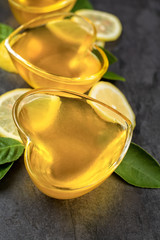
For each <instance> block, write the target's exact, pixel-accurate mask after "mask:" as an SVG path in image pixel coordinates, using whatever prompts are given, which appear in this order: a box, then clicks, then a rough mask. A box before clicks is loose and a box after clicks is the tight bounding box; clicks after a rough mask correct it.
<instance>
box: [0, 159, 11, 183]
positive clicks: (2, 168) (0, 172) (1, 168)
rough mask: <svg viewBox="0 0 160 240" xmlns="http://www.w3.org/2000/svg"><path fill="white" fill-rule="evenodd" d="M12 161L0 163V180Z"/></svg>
mask: <svg viewBox="0 0 160 240" xmlns="http://www.w3.org/2000/svg"><path fill="white" fill-rule="evenodd" d="M13 163H14V162H11V163H6V164H3V165H0V180H1V179H2V178H3V177H4V176H5V175H6V173H7V172H8V171H9V169H10V168H11V167H12V165H13Z"/></svg>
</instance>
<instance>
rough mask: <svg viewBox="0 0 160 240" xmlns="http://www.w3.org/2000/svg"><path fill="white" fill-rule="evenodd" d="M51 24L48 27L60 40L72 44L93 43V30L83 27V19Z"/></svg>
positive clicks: (64, 20)
mask: <svg viewBox="0 0 160 240" xmlns="http://www.w3.org/2000/svg"><path fill="white" fill-rule="evenodd" d="M73 20H74V21H71V20H69V19H63V20H57V21H53V22H49V23H48V24H47V25H46V26H47V28H48V29H49V30H50V31H51V32H53V34H54V35H56V36H57V37H58V38H59V39H62V40H63V41H64V40H65V41H66V42H68V43H70V44H84V42H86V41H88V40H89V41H90V43H91V42H92V41H93V29H92V28H91V29H89V28H88V29H87V27H86V26H83V25H84V23H83V21H82V20H83V19H82V20H81V19H76V17H74V18H73Z"/></svg>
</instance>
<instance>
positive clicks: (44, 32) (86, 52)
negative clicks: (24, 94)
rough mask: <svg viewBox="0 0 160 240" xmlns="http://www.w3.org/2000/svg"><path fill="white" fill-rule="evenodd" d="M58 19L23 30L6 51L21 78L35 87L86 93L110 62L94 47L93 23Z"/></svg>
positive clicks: (70, 16)
mask: <svg viewBox="0 0 160 240" xmlns="http://www.w3.org/2000/svg"><path fill="white" fill-rule="evenodd" d="M56 16H57V17H59V18H58V19H55V15H51V16H50V15H48V17H46V18H45V19H43V18H39V19H37V20H35V21H33V22H31V23H30V24H27V25H26V26H24V27H23V26H22V27H20V28H19V29H17V30H16V31H15V32H14V33H13V34H11V36H10V37H9V38H8V39H7V41H6V47H7V49H8V51H9V53H10V56H11V58H12V60H13V63H14V64H15V66H16V68H17V70H18V72H19V74H20V75H21V76H22V77H23V78H24V80H25V81H27V82H28V84H30V85H31V86H32V87H34V88H39V87H55V88H57V87H58V88H64V89H69V90H76V91H78V92H85V91H87V90H88V89H89V88H90V87H91V86H92V85H93V84H94V83H95V82H97V81H98V80H99V79H100V78H101V77H102V76H103V74H104V73H105V72H106V70H107V68H108V59H107V57H106V55H105V53H104V52H103V51H102V49H100V48H99V47H97V46H95V45H94V41H95V29H94V26H93V25H92V24H91V23H90V22H87V21H86V20H85V19H83V18H81V17H80V16H76V15H74V14H65V15H56ZM62 16H63V18H62Z"/></svg>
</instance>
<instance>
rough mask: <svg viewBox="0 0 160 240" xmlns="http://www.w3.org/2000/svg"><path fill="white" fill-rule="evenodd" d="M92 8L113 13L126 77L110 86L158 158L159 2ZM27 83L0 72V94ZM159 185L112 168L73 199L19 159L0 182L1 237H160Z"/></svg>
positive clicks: (113, 2)
mask: <svg viewBox="0 0 160 240" xmlns="http://www.w3.org/2000/svg"><path fill="white" fill-rule="evenodd" d="M91 2H92V3H93V6H94V7H95V9H99V10H103V11H108V12H111V13H113V14H115V15H117V16H118V17H119V18H120V20H121V22H122V24H123V34H122V36H121V38H120V39H119V41H118V42H117V44H116V45H115V46H113V45H110V46H108V47H109V48H110V49H111V50H112V52H113V53H114V54H115V55H116V56H117V57H118V59H119V61H118V63H116V64H114V65H113V66H112V70H113V71H115V72H116V73H118V74H120V75H122V76H124V77H125V78H126V79H127V82H125V83H122V82H116V83H115V84H116V85H117V86H118V87H119V88H120V89H121V90H122V91H123V92H124V94H125V95H126V96H127V98H128V100H129V102H130V104H131V105H132V107H133V110H134V111H135V113H136V116H137V126H136V129H135V131H134V135H133V141H134V142H136V143H138V144H139V145H141V146H142V147H143V148H145V149H146V150H147V151H148V152H149V153H151V154H152V155H153V156H154V157H155V158H156V159H157V160H158V161H159V162H160V158H159V153H160V124H159V122H160V105H159V100H160V96H159V94H160V1H159V0H152V1H150V0H134V1H133V0H91ZM0 22H3V23H8V24H10V25H12V26H14V27H15V26H16V21H15V20H14V18H13V17H12V14H11V12H10V10H9V7H8V3H7V0H0ZM26 86H27V84H25V82H24V81H23V80H22V79H21V78H20V77H19V76H17V75H15V74H10V73H7V72H5V71H3V70H0V94H1V93H4V92H5V91H8V90H10V89H14V88H17V87H26ZM159 225H160V190H159V189H140V188H136V187H132V186H130V185H128V184H126V183H125V182H123V181H121V180H120V178H118V177H117V176H116V175H115V174H113V175H112V176H111V177H110V178H109V179H107V180H106V181H105V182H104V183H103V184H102V185H101V186H100V187H99V188H97V189H95V190H94V191H92V192H91V193H89V194H87V195H85V196H83V197H80V198H77V199H73V200H65V201H63V200H56V199H51V198H49V197H46V196H45V195H43V194H42V193H40V192H39V190H38V189H37V188H36V187H34V185H33V184H32V182H31V180H30V178H29V177H28V174H27V172H26V170H25V168H24V164H23V159H20V160H19V161H18V162H16V163H15V164H14V166H13V168H12V169H11V170H10V172H9V173H8V175H7V176H6V177H5V178H4V179H3V180H2V181H1V182H0V240H4V239H5V240H12V239H13V240H14V239H16V240H21V239H22V240H32V239H33V240H37V239H38V240H61V239H62V240H63V239H66V240H72V239H76V240H92V239H95V240H96V239H98V240H103V239H107V240H159V239H160V227H159Z"/></svg>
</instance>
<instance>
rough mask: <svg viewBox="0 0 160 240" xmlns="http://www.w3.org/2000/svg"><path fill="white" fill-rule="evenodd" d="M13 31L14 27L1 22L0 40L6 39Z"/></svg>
mask: <svg viewBox="0 0 160 240" xmlns="http://www.w3.org/2000/svg"><path fill="white" fill-rule="evenodd" d="M11 32H13V28H11V27H10V26H8V25H6V24H3V23H0V42H2V41H3V40H4V39H6V38H7V37H8V36H9V35H10V33H11Z"/></svg>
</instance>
